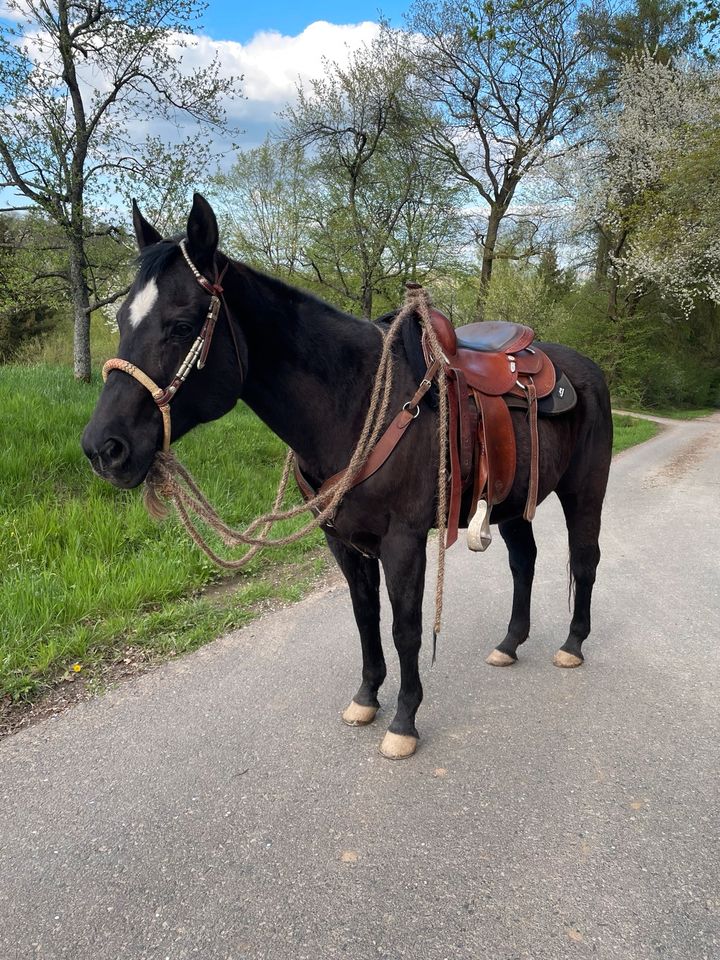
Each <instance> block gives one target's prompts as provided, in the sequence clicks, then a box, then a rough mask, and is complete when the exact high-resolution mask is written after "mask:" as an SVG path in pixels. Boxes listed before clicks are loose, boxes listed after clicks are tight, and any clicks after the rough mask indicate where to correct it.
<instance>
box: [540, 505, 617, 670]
mask: <svg viewBox="0 0 720 960" xmlns="http://www.w3.org/2000/svg"><path fill="white" fill-rule="evenodd" d="M604 492H605V491H604V487H603V489H602V491H601V492H593V491H592V489H591V490H589V491H588V490H587V489H586V490H584V491H583V493H582V495H578V493H577V492H576V491H569V490H567V489H565V488H561V487H559V488H558V491H557V493H558V496H559V498H560V503H561V504H562V507H563V511H564V513H565V522H566V524H567V530H568V542H569V545H570V577H571V585H572V586H574V593H575V602H574V607H573V616H572V620H571V622H570V632H569V633H568V638H567V640H566V641H565V643H564V644H563V645H562V647H560V649H559V650H558V652H557V653H556V654H555V656H554V658H553V663H554V664H555V666H556V667H579V666H580V665H581V664H582V662H583V660H584V657H583V654H582V645H583V641H584V640H585V639H586V638H587V636H588V634H589V633H590V601H591V599H592V592H593V585H594V583H595V573H596V570H597V565H598V563H599V562H600V547H599V546H598V537H599V535H600V513H601V510H602V500H603V494H604Z"/></svg>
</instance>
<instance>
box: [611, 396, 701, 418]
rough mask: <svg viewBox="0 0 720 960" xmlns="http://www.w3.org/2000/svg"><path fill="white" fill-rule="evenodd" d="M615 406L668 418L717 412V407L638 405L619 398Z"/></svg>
mask: <svg viewBox="0 0 720 960" xmlns="http://www.w3.org/2000/svg"><path fill="white" fill-rule="evenodd" d="M613 406H616V407H618V408H619V409H620V410H628V411H631V412H632V413H644V414H647V415H648V416H651V417H664V418H665V419H667V420H697V419H698V418H699V417H709V416H710V414H711V413H715V412H716V409H717V408H715V407H696V408H690V407H687V408H686V407H637V406H635V405H634V404H630V403H623V402H622V400H618V402H617V403H615V404H613Z"/></svg>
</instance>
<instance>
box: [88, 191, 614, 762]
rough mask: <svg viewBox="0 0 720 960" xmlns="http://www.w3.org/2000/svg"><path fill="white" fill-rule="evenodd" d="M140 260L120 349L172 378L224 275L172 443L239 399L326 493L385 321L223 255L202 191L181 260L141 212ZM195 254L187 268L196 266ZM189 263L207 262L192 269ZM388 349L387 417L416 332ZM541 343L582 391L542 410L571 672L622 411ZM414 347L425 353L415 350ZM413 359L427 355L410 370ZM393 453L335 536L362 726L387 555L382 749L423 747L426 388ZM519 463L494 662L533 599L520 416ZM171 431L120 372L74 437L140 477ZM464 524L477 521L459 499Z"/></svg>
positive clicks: (512, 644) (99, 458)
mask: <svg viewBox="0 0 720 960" xmlns="http://www.w3.org/2000/svg"><path fill="white" fill-rule="evenodd" d="M133 220H134V226H135V233H136V237H137V242H138V245H139V247H140V251H141V252H140V257H139V270H138V273H137V276H136V278H135V281H134V283H133V286H132V289H131V291H130V294H129V296H128V298H127V300H126V301H125V303H124V304H123V306H122V308H121V310H120V312H119V315H118V322H119V326H120V334H121V336H120V344H119V348H118V356H119V357H120V358H122V359H125V360H128V361H131V363H132V364H135V365H137V367H139V368H140V369H141V370H143V371H145V372H146V373H147V374H149V376H150V377H152V378H154V380H155V381H156V383H159V384H163V385H164V384H167V383H170V381H171V380H172V378H173V376H174V374H175V373H176V371H177V369H178V367H179V365H180V364H181V363H182V361H183V358H184V357H185V356H186V354H187V353H188V349H189V346H190V344H192V343H193V341H194V339H195V338H196V337H197V335H198V331H199V330H200V329H201V327H202V326H203V323H204V322H205V320H206V315H207V312H208V292H206V290H205V289H203V287H202V286H201V285H200V281H201V280H202V278H205V279H204V283H205V286H206V287H208V288H209V287H211V286H212V283H213V281H214V280H216V279H217V278H218V276H219V275H222V286H223V287H224V296H225V304H226V309H225V310H223V311H221V315H220V318H219V320H218V324H217V330H216V333H215V337H214V340H213V343H212V348H211V349H210V351H209V354H208V356H207V358H206V363H205V365H204V366H203V367H202V369H197V370H196V369H193V370H192V372H191V373H190V374H189V376H188V379H187V382H186V383H185V384H184V385H183V387H182V389H181V390H180V391H179V392H178V394H177V398H176V399H174V400H173V404H172V439H173V440H177V439H178V438H179V437H181V436H182V435H183V434H185V433H187V432H188V430H191V429H192V428H193V427H194V426H195V425H196V424H198V423H202V422H206V421H209V420H214V419H216V418H218V417H221V416H223V414H225V413H227V412H228V411H229V410H230V409H232V407H233V406H234V405H235V403H236V402H237V400H238V399H239V398H240V397H242V399H243V400H244V401H245V403H247V404H248V406H249V407H251V409H252V410H254V411H255V413H256V414H257V415H258V416H259V417H260V418H261V419H262V420H263V421H264V422H265V423H266V424H267V425H268V426H269V427H270V429H271V430H273V431H274V432H275V433H276V434H277V435H278V436H279V437H280V438H281V439H282V440H283V441H284V442H285V443H287V444H288V445H289V446H290V447H291V448H292V449H293V450H294V451H295V452H296V454H297V458H298V462H299V465H300V467H301V469H302V471H303V473H304V474H305V476H306V477H307V478H308V479H309V480H310V482H311V483H313V484H314V485H315V486H316V487H319V486H320V484H321V483H322V481H324V480H325V479H327V478H328V477H330V476H332V475H333V474H335V473H336V472H338V471H340V470H341V469H342V468H344V467H345V466H346V465H347V463H348V461H349V459H350V456H351V454H352V451H353V450H354V447H355V444H356V442H357V439H358V435H359V433H360V430H361V428H362V425H363V422H364V418H365V414H366V411H367V409H368V405H369V400H370V392H371V386H372V383H373V380H374V376H375V371H376V368H377V365H378V361H379V357H380V352H381V347H382V341H383V336H382V327H381V326H379V325H378V324H376V323H372V322H370V321H369V320H360V319H357V318H356V317H352V316H348V315H347V314H344V313H341V312H340V311H339V310H336V309H334V308H333V307H331V306H329V305H328V304H326V303H323V302H322V301H320V300H319V299H317V298H316V297H314V296H312V295H310V294H308V293H305V292H303V291H300V290H297V289H295V288H294V287H291V286H289V285H287V284H286V283H283V282H281V281H280V280H276V279H274V278H272V277H268V276H265V275H264V274H262V273H259V272H258V271H256V270H253V269H251V268H250V267H247V266H245V265H243V264H240V263H237V262H235V261H233V260H230V259H229V258H228V257H226V256H225V255H224V254H222V253H221V252H220V251H219V250H218V228H217V222H216V219H215V215H214V213H213V211H212V209H211V207H210V206H209V204H208V203H207V201H205V200H204V199H203V198H202V197H201V196H199V195H197V194H196V195H195V198H194V202H193V207H192V211H191V213H190V216H189V219H188V225H187V238H186V239H185V242H184V246H185V253H186V255H187V257H186V256H184V255H183V250H182V249H181V245H180V243H179V242H178V240H166V239H163V238H162V236H161V235H160V234H159V233H158V232H157V230H155V228H154V227H152V226H151V225H150V224H149V223H148V222H147V221H146V220H145V219H144V218H143V217H142V215H141V214H140V212H139V210H138V209H137V207H136V206H135V207H134V210H133ZM188 261H189V262H188ZM190 263H192V264H194V265H195V267H196V268H197V271H198V274H196V275H193V270H192V267H191V266H190ZM411 321H412V318H410V321H409V322H408V328H407V329H406V330H404V331H403V336H402V337H401V338H399V339H398V341H397V345H396V346H395V347H394V348H393V349H394V364H395V377H394V387H393V397H392V402H391V411H392V414H393V415H394V413H396V412H397V411H399V410H400V408H401V407H402V405H403V403H404V402H406V401H407V400H408V398H410V397H411V396H412V395H413V393H414V392H415V389H416V388H417V385H418V382H419V376H418V369H419V370H420V376H422V372H423V370H424V365H422V361H421V354H420V351H419V347H418V344H419V337H420V334H419V331H418V329H417V325H416V324H415V323H413V322H411ZM542 349H543V350H544V351H545V352H546V353H547V354H548V355H549V356H550V357H551V358H552V360H553V361H554V362H555V363H556V364H557V365H558V366H559V367H560V368H561V369H562V370H563V371H564V372H565V373H566V374H567V376H568V377H569V378H570V380H571V382H572V383H573V385H574V387H575V390H576V392H577V396H578V402H577V405H576V407H575V409H574V410H572V411H571V412H570V413H567V414H564V415H562V416H560V417H554V418H547V419H541V420H540V422H539V438H540V481H539V492H538V501H541V500H543V499H544V498H545V497H547V496H548V494H550V493H551V492H552V491H555V492H556V493H557V495H558V497H559V498H560V502H561V503H562V507H563V510H564V512H565V519H566V522H567V528H568V536H569V544H570V571H571V580H572V582H573V583H574V586H575V599H574V612H573V617H572V622H571V624H570V631H569V635H568V638H567V640H566V641H565V643H564V644H563V646H562V647H561V649H560V650H559V651H558V653H557V654H556V655H555V660H554V662H555V664H556V665H557V666H564V667H570V666H579V665H580V664H581V663H582V660H583V657H582V653H581V647H582V643H583V641H584V640H585V639H586V637H587V636H588V634H589V632H590V600H591V594H592V589H593V584H594V581H595V572H596V568H597V564H598V561H599V559H600V551H599V548H598V534H599V530H600V514H601V508H602V501H603V497H604V494H605V487H606V483H607V476H608V469H609V464H610V457H611V445H612V418H611V413H610V402H609V396H608V391H607V388H606V385H605V381H604V378H603V375H602V373H601V372H600V370H599V369H598V368H597V367H596V366H595V364H594V363H592V362H591V361H590V360H588V359H587V358H585V357H583V356H581V355H579V354H578V353H576V352H574V351H573V350H570V349H569V348H567V347H563V346H558V345H555V344H543V345H542ZM418 357H420V360H419V361H418ZM418 362H420V363H421V366H420V367H419V368H418ZM420 411H421V415H420V416H419V417H418V418H417V419H416V421H415V422H413V424H412V425H411V426H410V428H409V432H408V435H407V437H406V438H405V439H404V440H403V442H402V443H400V444H399V445H398V447H397V448H396V449H395V451H394V452H393V454H392V457H391V459H390V460H389V461H388V463H387V464H386V465H385V466H384V467H383V468H382V469H380V470H378V471H377V473H375V474H374V475H373V476H371V477H370V478H369V479H367V480H366V481H365V482H364V483H362V484H360V485H359V486H357V487H355V488H354V489H352V490H351V491H350V492H349V493H348V494H347V496H346V498H345V500H344V501H343V503H342V505H341V507H340V509H339V511H338V513H337V515H336V517H335V521H334V526H333V527H332V528H329V529H326V530H325V534H326V537H327V542H328V545H329V547H330V550H331V551H332V553H333V554H334V556H335V559H336V560H337V562H338V564H339V566H340V568H341V570H342V572H343V574H344V575H345V577H346V578H347V581H348V584H349V587H350V596H351V599H352V604H353V610H354V613H355V619H356V621H357V626H358V630H359V633H360V642H361V645H362V657H363V669H362V682H361V684H360V688H359V690H358V691H357V693H356V694H355V697H354V698H353V701H352V702H351V704H350V706H349V707H348V708H347V710H346V711H345V713H344V715H343V719H344V720H345V721H346V722H347V723H350V724H352V725H361V724H366V723H370V722H371V721H372V720H373V719H374V717H375V713H376V711H377V709H378V706H379V704H378V700H377V695H378V690H379V688H380V685H381V684H382V682H383V680H384V679H385V674H386V668H385V659H384V656H383V651H382V645H381V639H380V626H379V622H380V598H379V585H380V572H379V563H382V565H383V569H384V572H385V579H386V583H387V590H388V593H389V596H390V602H391V605H392V611H393V628H392V631H393V640H394V642H395V647H396V649H397V652H398V656H399V659H400V668H401V683H400V692H399V697H398V704H397V712H396V714H395V717H394V718H393V721H392V723H391V724H390V728H389V731H388V733H387V735H386V737H385V739H384V741H383V745H382V748H381V749H382V752H383V753H384V754H385V755H386V756H390V757H394V758H397V757H405V756H410V755H411V754H412V753H413V752H414V750H415V746H416V743H417V737H418V733H417V730H416V727H415V714H416V713H417V709H418V707H419V706H420V703H421V700H422V686H421V683H420V675H419V670H418V654H419V651H420V643H421V633H422V614H421V608H422V596H423V588H424V578H425V563H426V542H427V537H428V532H429V531H430V529H431V528H432V527H433V525H434V521H435V511H436V482H437V457H438V452H437V451H438V444H439V441H438V431H437V413H436V405H434V404H433V398H432V396H431V395H430V394H428V395H427V396H426V397H425V399H423V400H422V402H421V404H420ZM513 426H514V429H515V433H516V442H517V473H516V478H515V481H514V485H513V488H512V490H511V492H510V494H509V496H508V497H507V499H506V500H504V501H503V502H502V503H501V504H500V505H498V506H496V507H494V508H493V510H492V516H491V520H492V522H493V523H497V524H498V526H499V530H500V533H501V535H502V537H503V539H504V540H505V543H506V544H507V548H508V551H509V555H510V569H511V571H512V575H513V581H514V597H513V607H512V614H511V617H510V623H509V626H508V631H507V635H506V636H505V638H504V639H503V640H502V642H501V643H500V644H499V645H498V647H497V648H496V649H495V650H494V651H493V652H492V653H491V655H490V657H489V658H488V660H489V662H490V663H493V664H496V665H509V664H511V663H513V662H514V661H515V660H516V659H517V655H516V651H517V648H518V647H519V646H520V644H521V643H524V641H525V640H526V639H527V636H528V633H529V629H530V594H531V589H532V581H533V574H534V568H535V557H536V553H537V551H536V547H535V541H534V538H533V532H532V525H531V524H530V523H529V522H528V521H526V520H524V519H523V509H524V506H525V502H526V497H527V478H528V474H529V457H530V449H529V439H528V429H527V422H526V415H525V414H524V413H523V412H522V411H515V412H513ZM162 442H163V425H162V422H161V417H160V415H159V413H158V409H157V407H156V406H155V403H154V401H153V398H152V397H151V395H150V393H148V391H147V390H146V389H145V388H144V387H143V386H141V385H140V384H139V383H137V382H136V381H135V380H134V379H132V378H131V377H129V376H126V375H125V373H121V372H119V371H117V370H114V371H112V372H111V373H110V375H109V376H108V379H107V382H106V384H105V387H104V388H103V391H102V394H101V395H100V398H99V400H98V403H97V407H96V409H95V412H94V413H93V416H92V419H91V421H90V423H89V424H88V426H87V428H86V430H85V433H84V436H83V440H82V444H83V449H84V451H85V453H86V455H87V456H88V457H89V459H90V461H91V463H92V466H93V468H94V470H95V471H96V472H97V473H98V474H99V475H100V476H102V477H104V478H106V479H107V480H109V481H110V482H111V483H113V484H115V485H116V486H118V487H125V488H130V487H135V486H137V485H138V484H140V483H141V482H142V481H143V479H144V478H145V476H146V474H147V473H148V470H149V468H150V466H151V464H152V462H153V459H154V457H155V455H156V453H157V451H158V450H159V449H160V447H161V445H162ZM463 509H464V511H465V516H463V517H462V518H461V525H463V526H465V525H466V523H467V515H466V514H467V506H466V505H464V508H463Z"/></svg>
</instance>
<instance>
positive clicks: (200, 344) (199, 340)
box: [102, 240, 229, 451]
mask: <svg viewBox="0 0 720 960" xmlns="http://www.w3.org/2000/svg"><path fill="white" fill-rule="evenodd" d="M180 251H181V253H182V255H183V257H184V258H185V262H186V263H187V265H188V266H189V267H190V269H191V270H192V274H193V276H194V277H195V279H196V280H197V282H198V283H199V284H200V286H201V287H202V288H203V290H205V291H206V292H207V293H209V294H210V305H209V306H208V312H207V316H206V317H205V322H204V323H203V325H202V329H201V330H200V333H199V334H198V335H197V337H196V339H195V342H194V343H193V345H192V346H191V347H190V349H189V350H188V353H187V356H186V357H185V359H184V360H183V362H182V363H181V364H180V366H179V367H178V370H177V373H176V374H175V376H174V377H173V378H172V380H171V381H170V383H169V384H168V386H167V387H165V388H163V387H159V386H158V385H157V384H156V383H155V381H154V380H152V379H151V378H150V377H149V376H148V375H147V374H146V373H144V372H143V371H142V370H140V368H139V367H137V366H136V365H135V364H134V363H131V362H130V361H129V360H121V359H120V358H119V357H114V358H113V359H112V360H108V361H107V363H105V365H104V366H103V368H102V376H103V380H107V378H108V374H109V373H110V371H111V370H122V372H123V373H127V374H129V376H131V377H133V378H134V379H135V380H137V382H138V383H141V384H142V385H143V386H144V387H145V389H146V390H149V391H150V394H151V396H152V398H153V400H154V401H155V403H156V404H157V406H158V409H159V410H160V413H161V415H162V419H163V446H162V448H163V450H164V451H168V450H169V449H170V401H171V400H172V398H173V397H174V396H175V394H176V393H177V392H178V390H179V389H180V387H181V386H182V384H183V383H184V382H185V380H186V379H187V377H188V374H189V373H190V371H191V370H192V368H193V366H197V368H198V370H202V368H203V367H204V366H205V361H206V360H207V355H208V351H209V350H210V343H211V341H212V336H213V333H214V332H215V324H216V323H217V318H218V316H219V314H220V307H221V305H222V292H223V288H222V279H223V277H224V276H225V270H227V265H226V266H225V268H224V269H223V271H222V273H220V274H219V275H218V274H217V267H216V268H215V270H216V279H215V282H214V283H213V282H211V281H210V280H208V279H207V278H206V277H204V276H203V275H202V274H201V273H200V271H199V270H198V268H197V267H196V266H195V264H194V263H193V262H192V260H191V259H190V256H189V254H188V252H187V248H186V246H185V240H181V241H180ZM228 320H229V318H228Z"/></svg>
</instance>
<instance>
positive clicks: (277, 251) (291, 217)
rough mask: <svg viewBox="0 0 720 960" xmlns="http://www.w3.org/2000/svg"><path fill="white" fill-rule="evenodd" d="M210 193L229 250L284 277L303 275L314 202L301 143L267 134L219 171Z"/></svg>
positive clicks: (263, 268) (307, 166) (308, 171)
mask: <svg viewBox="0 0 720 960" xmlns="http://www.w3.org/2000/svg"><path fill="white" fill-rule="evenodd" d="M210 192H211V193H212V195H213V198H214V200H215V209H216V211H217V212H218V215H219V218H220V220H221V222H222V228H223V229H222V233H223V237H224V238H225V242H226V245H227V246H228V248H229V249H230V250H232V251H233V253H235V254H236V255H237V256H238V257H240V258H241V259H242V260H246V261H247V262H248V263H250V264H251V265H252V266H255V267H259V268H260V269H261V270H266V271H267V272H268V273H272V274H274V275H275V276H278V277H282V278H283V279H286V280H290V279H293V278H296V277H298V276H300V275H301V274H302V272H303V267H304V265H305V259H304V252H305V250H306V248H307V245H308V224H307V221H308V218H309V211H310V210H311V209H312V207H313V206H314V205H315V203H316V201H315V197H314V193H315V191H314V190H313V184H312V182H311V179H310V170H309V164H308V163H307V161H306V160H305V154H304V151H303V149H302V147H300V146H298V145H297V144H295V145H292V144H285V143H278V142H275V141H273V140H271V139H270V138H269V137H268V138H267V139H266V140H265V142H264V143H263V144H262V145H261V146H259V147H255V149H253V150H247V151H245V152H244V153H240V154H238V156H237V157H236V159H235V162H234V163H233V165H232V167H231V168H230V170H228V171H221V172H219V173H217V174H216V175H215V176H214V177H213V179H212V183H211V187H210Z"/></svg>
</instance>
